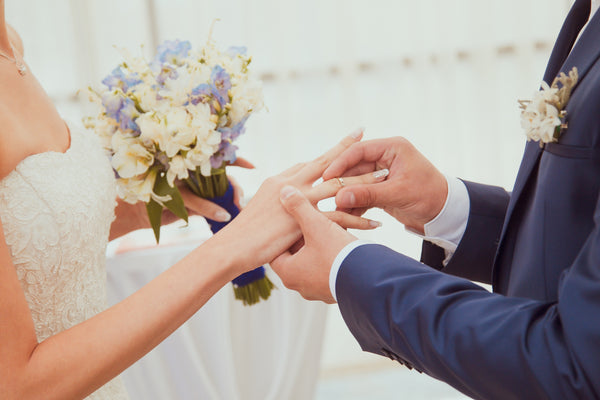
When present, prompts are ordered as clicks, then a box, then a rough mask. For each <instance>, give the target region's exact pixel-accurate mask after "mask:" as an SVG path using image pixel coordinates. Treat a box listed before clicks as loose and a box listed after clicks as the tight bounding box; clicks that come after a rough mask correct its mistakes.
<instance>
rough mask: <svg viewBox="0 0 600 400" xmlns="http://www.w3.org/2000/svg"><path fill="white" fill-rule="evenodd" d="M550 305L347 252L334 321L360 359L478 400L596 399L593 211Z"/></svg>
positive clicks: (597, 293) (393, 256)
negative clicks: (342, 325)
mask: <svg viewBox="0 0 600 400" xmlns="http://www.w3.org/2000/svg"><path fill="white" fill-rule="evenodd" d="M594 222H595V228H594V230H593V231H592V233H591V234H590V235H589V236H588V238H587V241H586V243H585V245H584V246H583V247H582V249H581V251H580V253H579V254H578V257H577V258H576V260H575V262H574V263H573V264H572V265H571V266H570V267H569V268H568V269H567V270H565V272H564V274H563V275H562V277H561V280H560V282H559V285H560V287H559V297H558V301H557V302H556V303H544V302H539V301H535V300H530V299H524V298H510V297H504V296H501V295H498V294H494V293H489V292H487V291H485V290H484V289H482V288H481V287H479V286H477V285H475V284H473V283H472V282H469V281H468V280H465V279H462V278H458V277H455V276H451V275H447V274H444V273H441V272H440V271H437V270H435V269H432V268H428V267H426V266H423V265H422V264H420V263H419V262H417V261H415V260H413V259H410V258H408V257H405V256H403V255H401V254H398V253H395V252H393V251H392V250H390V249H388V248H386V247H383V246H380V245H365V246H361V247H359V248H357V249H355V250H354V251H353V252H352V253H350V254H349V256H348V257H347V258H346V260H345V261H344V262H343V264H342V266H341V268H340V272H339V275H338V279H337V284H336V288H337V294H338V303H339V307H340V310H341V312H342V316H343V317H344V320H345V322H346V324H347V325H348V327H349V329H350V331H351V332H352V334H353V335H354V337H355V338H356V339H357V340H358V342H359V343H360V345H361V347H362V348H363V350H365V351H369V352H372V353H376V354H380V355H384V356H388V357H390V358H392V359H395V360H397V361H400V362H401V363H404V364H406V365H408V366H409V367H414V368H415V369H417V370H419V371H422V372H425V373H427V374H428V375H431V376H433V377H435V378H437V379H440V380H442V381H445V382H447V383H448V384H450V385H452V386H453V387H455V388H457V389H458V390H460V391H462V392H463V393H465V394H467V395H469V396H471V397H474V398H480V399H503V400H506V399H591V398H600V379H598V377H600V362H599V361H598V360H600V229H599V223H600V211H599V208H598V205H596V212H595V218H594Z"/></svg>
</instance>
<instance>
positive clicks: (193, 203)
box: [180, 188, 231, 222]
mask: <svg viewBox="0 0 600 400" xmlns="http://www.w3.org/2000/svg"><path fill="white" fill-rule="evenodd" d="M180 192H181V197H182V198H183V202H184V204H185V207H186V208H187V209H188V210H190V211H191V212H192V214H193V215H200V216H202V217H205V218H208V219H212V220H214V221H219V222H227V221H229V220H230V219H231V215H230V214H229V213H228V212H227V211H226V210H225V209H224V208H222V207H220V206H218V205H216V204H215V203H213V202H212V201H210V200H206V199H203V198H202V197H198V196H196V195H195V194H194V193H193V192H192V191H191V190H189V189H187V188H186V189H180Z"/></svg>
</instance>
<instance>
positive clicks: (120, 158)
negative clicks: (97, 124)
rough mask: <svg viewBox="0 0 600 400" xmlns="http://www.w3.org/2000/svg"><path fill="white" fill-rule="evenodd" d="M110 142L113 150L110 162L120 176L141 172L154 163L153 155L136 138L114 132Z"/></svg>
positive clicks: (132, 175) (124, 176)
mask: <svg viewBox="0 0 600 400" xmlns="http://www.w3.org/2000/svg"><path fill="white" fill-rule="evenodd" d="M111 143H112V148H113V151H114V152H115V153H114V155H113V157H112V160H111V164H112V167H113V168H114V169H115V170H116V171H117V172H118V174H119V176H120V177H122V178H126V179H127V178H132V177H134V176H136V175H140V174H143V173H145V172H146V171H147V170H148V168H150V166H152V164H153V163H154V155H153V154H152V153H150V152H149V151H148V149H146V147H144V146H143V145H142V144H141V143H140V141H139V140H138V139H137V138H133V137H126V136H124V135H123V134H121V133H116V134H115V135H113V137H112V141H111Z"/></svg>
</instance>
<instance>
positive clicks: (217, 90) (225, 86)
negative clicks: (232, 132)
mask: <svg viewBox="0 0 600 400" xmlns="http://www.w3.org/2000/svg"><path fill="white" fill-rule="evenodd" d="M210 79H211V81H212V83H211V88H212V90H213V96H215V98H216V99H217V101H218V102H219V104H220V105H221V107H223V106H224V105H225V104H227V103H229V90H230V89H231V78H230V77H229V74H228V73H227V71H225V69H224V68H223V67H221V66H220V65H215V66H214V67H213V70H212V73H211V75H210Z"/></svg>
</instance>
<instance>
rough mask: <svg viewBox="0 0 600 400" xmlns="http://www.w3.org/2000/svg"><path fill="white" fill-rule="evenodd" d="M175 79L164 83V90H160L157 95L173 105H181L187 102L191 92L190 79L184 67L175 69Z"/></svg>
mask: <svg viewBox="0 0 600 400" xmlns="http://www.w3.org/2000/svg"><path fill="white" fill-rule="evenodd" d="M176 72H177V78H175V79H167V80H166V81H165V88H164V89H162V90H160V91H159V92H158V93H159V94H160V95H161V96H162V97H165V98H167V99H169V100H171V101H172V102H173V103H174V104H177V105H182V104H185V103H186V102H187V101H188V98H189V95H190V93H191V92H192V89H193V86H192V78H191V76H190V72H189V71H188V70H187V68H186V67H185V66H182V67H179V68H177V69H176Z"/></svg>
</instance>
